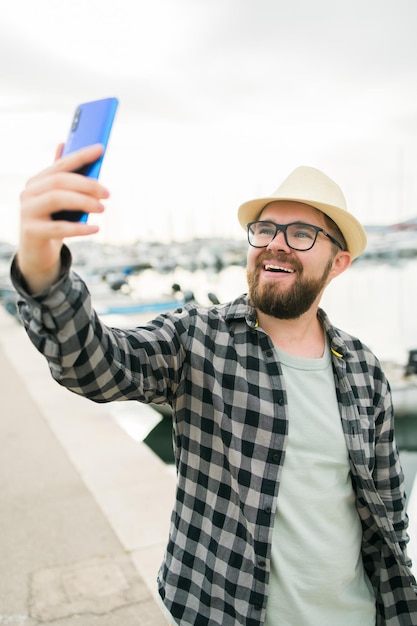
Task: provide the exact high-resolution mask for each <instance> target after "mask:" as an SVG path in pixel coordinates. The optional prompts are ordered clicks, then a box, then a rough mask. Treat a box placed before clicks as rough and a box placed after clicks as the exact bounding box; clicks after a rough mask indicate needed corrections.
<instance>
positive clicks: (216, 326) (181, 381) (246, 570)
mask: <svg viewBox="0 0 417 626" xmlns="http://www.w3.org/2000/svg"><path fill="white" fill-rule="evenodd" d="M63 259H64V261H65V263H64V269H63V273H62V275H61V278H60V280H59V282H58V283H57V284H56V285H55V286H54V287H52V288H51V289H50V290H49V291H48V292H46V293H43V294H40V295H38V296H37V297H36V298H31V297H30V296H28V295H27V293H26V291H25V289H24V283H23V281H22V280H21V277H19V273H18V270H17V267H16V265H13V267H12V277H13V279H14V284H15V286H16V288H17V289H18V290H19V291H20V294H21V299H20V302H19V308H20V314H21V317H22V320H23V322H24V324H25V327H26V329H27V332H28V334H29V337H30V338H31V340H32V342H33V343H34V344H35V346H36V347H37V348H38V350H40V351H41V352H42V353H43V354H44V355H45V357H46V358H47V359H48V362H49V366H50V369H51V372H52V375H53V376H54V378H55V379H56V380H57V381H58V382H59V383H60V384H62V385H64V386H65V387H67V388H68V389H70V390H71V391H73V392H75V393H78V394H81V395H83V396H87V397H89V398H90V399H91V400H94V401H95V402H110V401H113V400H137V401H140V402H156V403H167V402H168V403H169V404H170V405H171V406H172V409H173V416H174V419H173V424H174V448H175V458H176V465H177V474H178V486H177V497H176V504H175V507H174V510H173V513H172V518H171V527H170V536H169V541H168V545H167V549H166V553H165V558H164V562H163V564H162V566H161V569H160V572H159V577H158V584H159V592H160V595H161V597H162V598H163V600H164V602H165V605H166V607H167V608H168V610H169V611H170V612H171V614H172V615H173V617H174V618H175V620H176V621H177V622H178V624H181V626H192V625H194V624H196V625H198V626H204V625H206V626H216V625H217V626H235V625H236V624H244V625H245V626H261V625H262V624H263V623H264V619H265V609H266V604H267V599H268V579H269V571H270V556H271V540H272V530H273V524H274V517H275V511H276V507H277V498H278V490H279V484H280V476H281V472H282V468H283V464H284V460H285V449H286V439H287V432H288V414H287V398H286V393H285V385H284V380H283V376H282V371H281V367H280V364H279V362H278V361H277V357H276V353H275V351H274V346H273V344H272V342H271V340H270V338H269V337H268V335H266V334H265V333H264V332H263V331H262V330H261V329H260V328H257V327H256V314H255V310H254V309H253V307H251V305H250V303H249V301H248V299H247V297H245V296H243V297H241V298H238V299H237V300H235V301H234V302H231V303H229V304H225V305H221V306H214V307H210V308H202V307H197V306H194V305H187V306H186V307H184V308H183V309H178V310H177V311H176V312H175V313H172V314H165V315H161V316H159V317H157V318H156V319H155V320H154V321H152V322H150V323H149V324H147V325H146V326H143V327H141V328H137V329H134V330H130V331H122V330H114V329H110V328H108V327H106V326H105V325H104V324H103V323H101V321H100V320H99V319H98V318H97V316H96V314H95V312H94V310H93V309H92V306H91V301H90V296H89V293H88V291H87V288H86V286H85V285H84V283H83V281H82V280H81V279H80V278H79V277H78V276H77V275H76V274H74V273H69V265H70V257H69V255H68V253H67V252H66V251H65V250H64V253H63ZM319 319H320V321H321V323H322V325H323V327H324V329H325V332H326V333H327V336H328V339H329V341H330V346H331V349H332V354H333V370H334V379H335V387H336V392H337V399H338V404H339V409H340V416H341V421H342V426H343V431H344V434H345V439H346V445H347V448H348V451H349V458H350V466H351V474H352V482H353V486H354V490H355V493H356V506H357V510H358V514H359V516H360V519H361V523H362V528H363V542H362V556H363V562H364V566H365V569H366V571H367V573H368V575H369V578H370V580H371V582H372V584H373V587H374V590H375V595H376V599H377V615H378V617H377V625H378V626H380V625H386V626H412V625H413V624H414V625H415V624H417V597H416V587H415V580H414V578H413V576H412V574H411V572H410V569H409V565H410V563H409V561H408V559H407V556H406V549H405V547H406V543H407V540H408V537H407V523H408V520H407V516H406V514H405V506H404V505H405V503H404V493H403V476H402V471H401V467H400V462H399V458H398V452H397V449H396V446H395V442H394V440H393V414H392V405H391V395H390V389H389V385H388V382H387V380H386V378H385V376H384V374H383V372H382V371H381V368H380V365H379V363H378V361H377V359H376V358H375V356H374V355H373V354H372V353H371V352H370V351H369V349H368V348H367V347H366V346H364V345H363V344H362V343H361V342H360V341H359V340H358V339H356V338H353V337H351V336H350V335H347V334H346V333H343V332H341V331H340V330H337V329H335V328H334V327H332V326H331V325H330V323H329V321H328V319H327V317H326V315H325V313H324V312H323V311H321V310H320V311H319ZM312 401H314V399H313V400H312Z"/></svg>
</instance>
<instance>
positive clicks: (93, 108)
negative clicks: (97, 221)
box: [51, 98, 119, 222]
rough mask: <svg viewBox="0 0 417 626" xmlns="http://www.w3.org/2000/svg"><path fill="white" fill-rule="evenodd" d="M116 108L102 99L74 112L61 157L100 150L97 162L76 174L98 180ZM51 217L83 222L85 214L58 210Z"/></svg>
mask: <svg viewBox="0 0 417 626" xmlns="http://www.w3.org/2000/svg"><path fill="white" fill-rule="evenodd" d="M118 104H119V101H118V100H117V98H105V99H103V100H94V101H93V102H84V103H83V104H80V105H79V106H78V107H77V108H76V110H75V114H74V118H73V120H72V124H71V129H70V132H69V135H68V139H67V141H66V143H65V146H64V149H63V152H62V156H65V155H67V154H70V153H71V152H75V151H76V150H80V149H81V148H85V147H87V146H92V145H94V144H96V143H101V144H102V145H103V146H104V150H103V152H102V154H101V156H100V158H99V159H98V160H97V161H95V162H94V163H89V164H87V165H85V166H84V167H83V168H81V169H80V170H78V173H79V174H83V175H84V176H89V177H91V178H98V176H99V174H100V169H101V165H102V163H103V158H104V154H105V152H106V148H107V144H108V141H109V137H110V131H111V128H112V125H113V121H114V117H115V115H116V110H117V107H118ZM51 217H52V219H54V220H68V221H70V222H86V221H87V219H88V213H83V212H82V211H71V210H62V211H57V212H55V213H53V214H52V216H51Z"/></svg>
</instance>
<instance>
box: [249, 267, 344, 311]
mask: <svg viewBox="0 0 417 626" xmlns="http://www.w3.org/2000/svg"><path fill="white" fill-rule="evenodd" d="M265 258H268V260H270V261H272V262H279V261H280V259H278V258H277V257H275V258H270V257H265V256H262V255H261V256H260V257H259V258H258V260H257V264H256V267H255V269H254V270H249V269H247V270H246V276H247V280H248V285H249V297H250V300H251V303H252V304H253V306H254V307H255V308H256V309H258V310H259V311H261V312H262V313H264V314H265V315H270V316H271V317H276V318H278V319H282V320H289V319H296V318H298V317H300V316H301V315H303V313H306V311H308V310H309V308H310V307H311V306H312V304H313V303H314V301H315V300H316V298H317V297H318V296H319V294H320V293H321V291H322V290H323V289H324V287H325V286H326V282H327V278H328V276H329V273H330V270H331V269H332V262H333V259H330V261H329V262H328V263H327V265H326V267H325V269H324V273H323V275H322V276H321V277H320V278H305V277H303V267H302V265H301V263H300V262H299V261H298V259H296V258H294V259H291V264H292V267H293V268H294V269H295V270H296V272H297V277H296V280H295V282H294V284H293V285H292V286H291V287H287V288H284V289H282V288H281V285H280V284H279V282H278V281H276V280H274V279H271V280H265V281H263V283H262V284H260V283H259V273H260V271H261V268H262V264H263V261H264V260H265ZM282 260H283V259H282V258H281V261H282ZM285 260H286V261H287V262H288V257H287V256H286V257H285Z"/></svg>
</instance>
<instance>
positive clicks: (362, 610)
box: [265, 347, 376, 626]
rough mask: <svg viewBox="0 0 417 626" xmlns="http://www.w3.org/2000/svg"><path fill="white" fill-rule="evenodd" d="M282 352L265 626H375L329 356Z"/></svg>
mask: <svg viewBox="0 0 417 626" xmlns="http://www.w3.org/2000/svg"><path fill="white" fill-rule="evenodd" d="M277 352H278V357H279V359H280V362H281V364H282V369H283V374H284V379H285V387H286V391H287V394H288V404H289V434H288V442H287V449H286V454H285V461H284V466H283V469H282V480H281V484H280V488H279V493H278V506H277V512H276V518H275V525H274V533H273V542H272V569H271V578H270V586H269V597H268V605H267V617H266V622H265V626H301V625H302V626H359V625H360V626H375V623H376V611H375V596H374V592H373V589H372V586H371V583H370V581H369V579H368V577H367V575H366V572H365V571H364V568H363V564H362V558H361V539H362V530H361V524H360V520H359V516H358V513H357V511H356V508H355V495H354V492H353V488H352V483H351V478H350V471H349V462H348V452H347V448H346V443H345V439H344V435H343V430H342V425H341V420H340V414H339V410H338V406H337V401H336V391H335V385H334V378H333V371H332V366H331V356H330V350H329V348H328V347H327V348H326V352H325V355H324V357H323V358H321V359H301V358H296V357H293V356H291V355H288V354H285V353H282V352H281V351H280V350H277Z"/></svg>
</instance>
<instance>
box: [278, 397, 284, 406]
mask: <svg viewBox="0 0 417 626" xmlns="http://www.w3.org/2000/svg"><path fill="white" fill-rule="evenodd" d="M278 404H279V406H282V405H283V404H284V398H283V397H281V398H279V399H278Z"/></svg>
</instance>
